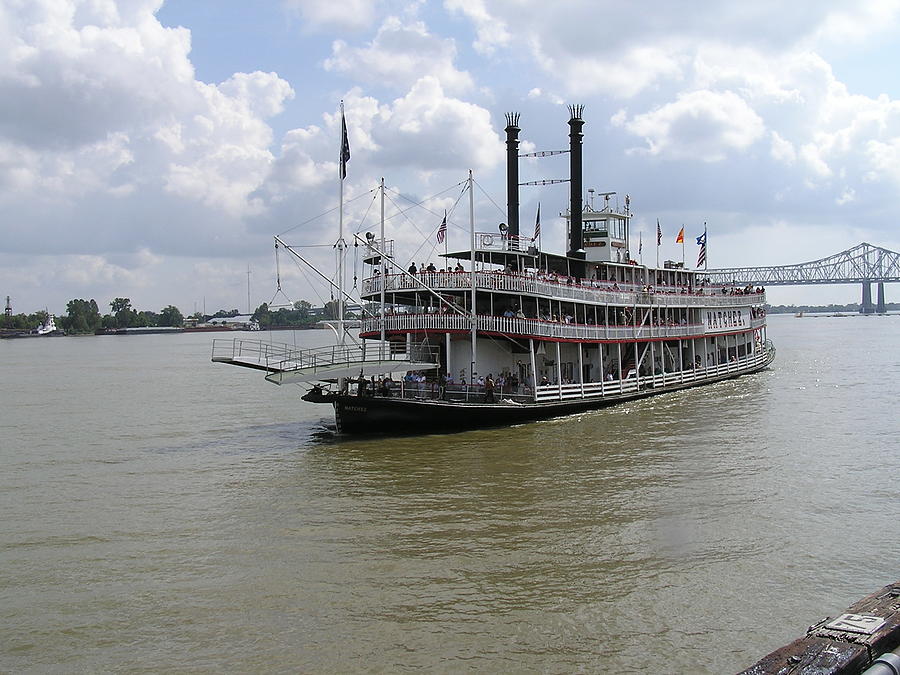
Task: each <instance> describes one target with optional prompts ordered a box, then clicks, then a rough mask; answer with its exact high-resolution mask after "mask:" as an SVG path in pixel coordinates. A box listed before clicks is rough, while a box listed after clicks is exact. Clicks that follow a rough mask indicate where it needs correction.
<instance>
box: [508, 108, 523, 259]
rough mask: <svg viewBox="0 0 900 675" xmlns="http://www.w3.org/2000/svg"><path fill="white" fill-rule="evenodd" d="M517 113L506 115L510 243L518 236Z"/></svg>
mask: <svg viewBox="0 0 900 675" xmlns="http://www.w3.org/2000/svg"><path fill="white" fill-rule="evenodd" d="M519 131H520V129H519V113H506V218H507V220H508V221H509V222H508V223H507V225H509V230H508V232H507V234H508V236H509V238H510V241H513V242H514V241H516V239H515V237H518V236H519Z"/></svg>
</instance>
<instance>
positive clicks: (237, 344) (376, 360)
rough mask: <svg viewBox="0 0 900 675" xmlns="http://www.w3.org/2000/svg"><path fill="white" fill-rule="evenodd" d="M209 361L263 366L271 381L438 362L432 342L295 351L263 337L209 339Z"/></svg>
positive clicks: (356, 374)
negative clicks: (410, 344)
mask: <svg viewBox="0 0 900 675" xmlns="http://www.w3.org/2000/svg"><path fill="white" fill-rule="evenodd" d="M212 360H213V362H215V363H227V364H230V365H233V366H242V367H244V368H252V369H255V370H262V371H264V372H265V373H266V379H267V380H268V381H269V382H272V383H274V384H279V385H281V384H289V383H302V382H315V381H326V380H336V379H338V378H341V377H359V376H360V375H364V376H370V375H380V374H382V373H395V372H400V371H406V370H431V369H434V368H437V367H438V366H439V365H440V356H439V350H438V347H437V346H434V345H413V346H412V347H410V349H409V350H408V351H407V350H406V345H405V344H394V343H390V342H371V341H370V342H363V343H362V344H359V345H357V344H353V345H331V346H327V347H313V348H309V349H298V348H297V347H294V346H292V345H288V344H283V343H276V342H264V341H262V340H243V339H240V338H235V339H233V340H222V339H218V340H213V345H212Z"/></svg>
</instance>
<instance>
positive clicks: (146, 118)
mask: <svg viewBox="0 0 900 675" xmlns="http://www.w3.org/2000/svg"><path fill="white" fill-rule="evenodd" d="M897 45H900V0H857V2H854V3H848V2H837V1H832V0H795V1H794V2H791V3H784V2H781V1H778V2H776V1H775V0H757V1H756V2H753V3H746V2H736V1H731V0H724V1H722V2H717V3H706V2H703V3H701V2H680V3H673V2H667V1H662V0H647V1H645V2H640V3H625V2H621V1H620V2H609V1H605V0H561V1H560V2H546V0H428V1H415V0H342V1H341V2H335V1H334V0H260V1H259V2H253V3H248V2H246V1H245V0H169V1H168V2H165V3H164V2H162V1H161V0H5V1H4V2H3V3H2V4H0V293H2V294H3V295H4V296H5V295H10V296H12V298H13V306H14V309H15V311H17V312H19V311H22V312H31V311H35V310H37V309H42V308H44V307H47V308H49V309H50V311H53V312H57V313H61V312H63V311H64V308H65V303H66V302H67V300H69V299H72V298H96V299H97V301H98V302H99V303H100V304H101V307H108V303H109V301H110V300H111V299H112V298H113V297H116V296H126V297H130V298H131V299H132V301H133V304H134V305H135V306H136V307H137V308H139V309H152V310H159V309H160V308H161V307H163V306H165V305H168V304H175V305H177V306H178V307H179V308H181V310H182V311H183V312H184V313H185V314H189V313H192V312H193V311H195V310H197V309H202V308H203V306H204V303H205V306H206V308H207V309H208V310H209V311H213V310H214V309H218V308H226V309H231V308H239V309H241V310H244V309H246V307H247V276H248V275H247V270H248V266H249V268H250V270H251V275H250V279H251V305H252V306H254V307H255V306H256V305H257V304H259V303H260V302H264V301H269V300H271V299H272V297H273V295H274V291H275V281H274V269H275V264H274V256H273V244H272V235H273V234H278V233H285V235H284V237H285V239H287V240H288V241H289V243H295V244H297V245H302V246H308V247H309V248H306V249H304V251H306V255H308V256H309V257H311V258H313V259H315V260H317V261H319V262H323V263H325V264H327V263H328V262H329V257H330V255H331V250H330V248H329V247H328V246H327V245H328V244H331V243H333V241H334V239H335V235H336V227H337V215H336V212H334V211H333V210H332V209H334V207H335V205H336V204H337V202H338V181H337V171H338V167H337V157H338V147H339V140H340V115H339V112H338V110H339V102H340V101H341V100H343V101H344V102H345V107H346V118H347V124H348V128H349V136H350V146H351V153H352V156H351V161H350V164H349V167H348V169H349V175H348V178H347V180H346V181H345V184H344V189H345V194H346V195H347V197H348V201H349V203H348V205H347V209H346V219H347V228H348V230H349V231H350V232H357V231H365V230H375V229H377V221H378V215H377V211H378V205H377V202H374V201H373V198H372V197H373V193H372V192H371V190H372V189H373V188H374V187H375V186H376V185H377V183H378V181H379V179H380V178H381V177H382V176H383V177H384V178H385V180H386V183H387V185H388V187H389V188H390V192H389V194H390V195H391V198H390V199H389V200H388V206H387V211H388V215H389V217H390V216H391V215H392V214H396V213H397V212H398V210H399V209H406V208H407V207H408V206H409V203H410V201H409V200H412V201H425V202H426V204H427V206H428V208H429V209H430V213H429V212H428V211H419V212H412V211H410V212H408V213H405V214H403V215H394V216H393V217H390V220H389V237H392V238H394V239H396V240H397V256H398V258H399V259H400V260H401V261H406V260H409V259H410V258H412V257H415V258H416V259H417V260H430V259H434V260H435V261H436V262H437V258H436V257H435V256H436V253H437V252H439V250H438V249H436V246H435V241H434V233H435V231H436V230H437V227H438V225H439V223H440V215H435V214H440V213H442V210H443V209H444V208H448V209H449V210H450V211H451V217H450V223H451V226H450V245H451V247H453V248H458V247H462V246H463V245H464V244H465V242H466V234H465V229H466V228H467V227H468V224H467V219H468V213H467V209H466V208H464V207H463V206H462V205H458V204H457V200H458V197H459V194H460V188H459V187H458V185H457V184H458V183H459V182H460V181H462V180H464V179H465V177H466V172H467V171H468V170H469V169H472V170H473V171H474V173H475V179H476V181H477V182H478V185H479V188H478V190H477V191H476V192H477V204H476V218H477V220H478V228H479V229H480V230H494V229H495V228H496V226H497V223H498V222H500V221H501V220H505V217H504V216H503V214H502V211H501V209H499V208H498V207H497V205H500V206H501V207H503V208H505V202H506V195H505V167H504V146H503V127H504V126H505V125H504V113H506V112H508V111H518V112H520V113H521V115H522V117H521V123H520V126H521V127H522V139H523V140H524V141H525V143H524V148H525V149H526V150H527V149H535V150H552V149H562V148H565V147H566V146H567V132H568V127H567V125H566V121H567V119H568V113H567V111H566V108H565V105H566V104H567V103H581V104H584V105H585V113H584V118H585V120H586V122H587V123H586V126H585V187H593V188H595V189H596V190H597V191H617V192H618V194H619V196H620V198H621V196H623V195H625V194H626V193H627V194H629V195H631V200H632V209H633V211H634V212H635V214H636V217H635V220H634V230H635V232H637V231H640V230H643V231H644V232H645V235H644V261H645V262H652V261H653V260H655V249H654V248H653V246H652V241H653V237H652V235H651V234H649V233H650V232H651V230H654V229H655V225H656V220H657V219H659V220H660V222H661V223H662V226H663V230H664V233H665V242H664V245H663V248H662V251H661V256H662V258H663V259H664V258H673V259H680V257H681V247H680V246H676V245H675V243H674V239H675V235H676V233H677V231H678V229H679V228H680V227H681V225H682V224H684V225H685V226H686V231H687V234H688V237H690V238H689V239H688V242H689V244H688V246H687V252H686V260H687V261H688V263H692V262H695V261H696V246H694V245H693V244H692V243H691V242H692V241H693V237H694V236H696V235H697V234H699V233H700V231H701V230H702V223H703V222H704V221H706V222H707V223H708V224H709V244H710V248H709V256H710V266H711V267H720V266H721V267H724V266H732V265H771V264H787V263H795V262H802V261H806V260H813V259H816V258H820V257H825V256H828V255H831V254H833V253H836V252H838V251H842V250H844V249H846V248H849V247H850V246H853V245H855V244H858V243H860V242H861V241H868V242H870V243H872V244H876V245H881V246H885V247H887V248H890V249H892V250H900V234H898V228H897V225H896V215H897V212H898V198H897V195H898V192H900V190H898V188H900V78H897V77H896V73H895V64H896V63H897V62H898V60H900V54H898V51H900V49H898V46H897ZM566 174H567V160H566V157H565V156H563V157H562V158H559V157H557V158H549V159H541V160H527V161H526V160H523V162H522V166H521V180H536V179H542V178H564V177H566ZM566 191H567V187H566V186H565V185H551V186H546V187H540V188H523V191H522V196H521V201H522V222H523V230H524V231H525V232H526V233H527V232H530V228H531V226H532V223H533V219H534V212H535V209H536V207H537V203H538V201H540V202H541V203H542V205H543V207H542V214H543V217H542V220H543V231H544V237H543V242H544V247H545V248H547V249H549V250H558V251H562V250H563V247H564V244H563V241H562V238H563V224H562V221H561V220H560V219H559V218H558V217H555V214H558V213H559V211H560V210H561V209H563V208H565V202H566ZM351 200H352V201H351ZM455 205H456V206H455ZM329 210H332V211H331V212H330V213H329V214H328V215H326V216H325V217H321V218H315V217H316V216H319V215H320V214H322V213H325V212H328V211H329ZM323 244H324V245H325V246H321V245H323ZM317 245H318V247H317ZM348 266H349V268H350V270H351V271H350V274H351V275H352V271H353V269H354V268H355V265H354V262H353V256H352V255H351V258H350V261H349V264H348ZM282 273H283V277H284V279H285V287H286V288H285V290H286V292H287V293H288V294H289V295H290V297H291V298H292V299H300V298H305V299H307V300H309V301H311V302H312V303H313V304H321V302H322V301H324V300H327V299H328V298H327V292H324V291H322V290H321V289H320V288H314V287H311V286H309V285H308V282H307V276H305V275H304V274H302V273H301V272H300V271H299V270H298V269H297V268H296V267H294V266H293V265H292V264H290V263H287V262H285V261H282ZM892 293H893V288H892V287H889V289H888V295H889V298H888V299H889V300H896V298H894V297H890V296H891V295H892ZM858 296H859V288H858V287H855V286H831V287H824V288H819V289H804V288H790V287H788V288H781V289H775V288H773V289H770V296H769V299H770V301H771V302H773V303H776V304H777V303H782V302H794V301H797V302H805V301H814V302H820V301H821V302H828V301H835V302H847V301H858Z"/></svg>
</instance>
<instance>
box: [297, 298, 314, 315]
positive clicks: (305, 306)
mask: <svg viewBox="0 0 900 675" xmlns="http://www.w3.org/2000/svg"><path fill="white" fill-rule="evenodd" d="M294 309H296V310H297V312H298V314H299V315H300V318H301V319H307V318H309V310H311V309H312V305H311V304H310V303H308V302H307V301H306V300H298V301H297V302H295V303H294Z"/></svg>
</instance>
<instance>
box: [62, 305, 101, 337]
mask: <svg viewBox="0 0 900 675" xmlns="http://www.w3.org/2000/svg"><path fill="white" fill-rule="evenodd" d="M101 323H102V319H101V317H100V308H99V307H98V306H97V301H96V300H94V299H91V300H90V301H88V300H82V299H75V300H69V302H68V303H66V316H64V317H60V325H61V326H62V327H63V328H64V329H65V330H66V331H67V332H69V333H93V332H94V331H95V330H97V329H98V328H99V327H100V325H101Z"/></svg>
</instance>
